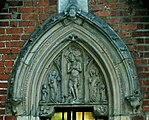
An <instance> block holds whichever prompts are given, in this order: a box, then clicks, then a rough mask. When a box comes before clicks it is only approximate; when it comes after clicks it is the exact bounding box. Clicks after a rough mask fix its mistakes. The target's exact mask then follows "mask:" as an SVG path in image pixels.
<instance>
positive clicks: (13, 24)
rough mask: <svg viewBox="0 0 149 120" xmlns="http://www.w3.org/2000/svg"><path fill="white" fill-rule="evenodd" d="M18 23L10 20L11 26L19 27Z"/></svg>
mask: <svg viewBox="0 0 149 120" xmlns="http://www.w3.org/2000/svg"><path fill="white" fill-rule="evenodd" d="M17 25H18V22H14V21H11V22H10V26H11V27H17Z"/></svg>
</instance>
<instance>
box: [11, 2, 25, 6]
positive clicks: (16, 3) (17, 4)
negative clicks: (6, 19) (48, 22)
mask: <svg viewBox="0 0 149 120" xmlns="http://www.w3.org/2000/svg"><path fill="white" fill-rule="evenodd" d="M8 5H9V6H22V5H23V1H8Z"/></svg>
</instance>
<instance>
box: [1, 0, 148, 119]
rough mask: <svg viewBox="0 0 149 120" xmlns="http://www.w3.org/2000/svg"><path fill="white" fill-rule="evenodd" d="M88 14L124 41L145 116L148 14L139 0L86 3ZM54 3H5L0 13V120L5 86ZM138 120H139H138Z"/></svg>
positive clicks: (20, 0) (53, 9) (48, 0)
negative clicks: (95, 17)
mask: <svg viewBox="0 0 149 120" xmlns="http://www.w3.org/2000/svg"><path fill="white" fill-rule="evenodd" d="M89 3H90V4H89V9H90V12H91V13H93V14H95V15H97V16H100V17H102V18H103V19H104V20H105V21H106V22H107V23H108V24H109V25H110V26H111V27H112V28H113V29H114V30H115V31H116V32H117V33H118V34H119V35H120V37H121V38H122V39H123V40H124V42H125V43H126V45H127V46H128V48H129V49H130V51H131V54H132V57H133V58H134V61H135V64H136V67H137V72H138V76H139V82H140V87H141V92H142V93H143V96H144V103H143V111H144V112H149V14H148V10H147V9H146V8H145V7H144V6H143V4H142V3H141V2H140V1H139V0H133V2H132V3H131V2H129V1H127V0H90V1H89ZM56 5H57V0H7V2H6V3H5V7H4V8H3V9H2V10H1V12H0V120H14V119H15V117H14V116H12V117H11V116H9V117H7V116H6V114H5V100H6V95H7V86H8V85H7V83H8V81H9V79H10V73H11V71H12V68H13V65H14V61H15V60H16V57H17V55H18V53H19V52H20V49H21V48H22V46H23V45H24V43H25V42H26V41H27V40H28V38H29V37H30V35H31V34H32V33H33V32H34V31H35V30H36V29H38V27H39V26H41V25H42V24H43V22H44V21H45V20H47V19H49V18H51V17H52V16H53V15H54V14H55V13H56V11H57V8H56V7H57V6H56ZM140 120H142V118H141V119H140Z"/></svg>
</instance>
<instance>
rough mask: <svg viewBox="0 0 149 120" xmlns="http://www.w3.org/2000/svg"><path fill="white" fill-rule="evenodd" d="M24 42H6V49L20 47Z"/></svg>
mask: <svg viewBox="0 0 149 120" xmlns="http://www.w3.org/2000/svg"><path fill="white" fill-rule="evenodd" d="M24 43H25V41H17V42H7V43H6V47H22V46H23V45H24Z"/></svg>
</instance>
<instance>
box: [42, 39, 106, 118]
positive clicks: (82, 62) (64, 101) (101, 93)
mask: <svg viewBox="0 0 149 120" xmlns="http://www.w3.org/2000/svg"><path fill="white" fill-rule="evenodd" d="M72 39H75V38H72ZM76 39H78V37H76ZM106 91H107V90H106V85H105V80H104V76H103V73H102V71H101V70H100V68H99V66H98V65H97V63H96V61H95V60H94V58H93V57H91V55H90V54H89V53H88V52H87V51H86V50H85V49H84V48H82V47H81V46H80V45H79V44H77V42H75V41H74V40H73V41H71V42H70V44H69V45H68V46H67V47H66V48H65V49H63V50H62V51H61V52H60V53H59V54H58V55H57V57H56V58H55V59H54V60H53V62H52V63H51V64H50V66H49V67H48V71H47V79H46V80H45V81H43V84H42V86H41V101H40V105H41V106H42V107H41V108H42V111H41V114H42V113H43V114H42V115H44V114H45V113H44V111H47V110H43V108H44V107H43V106H45V104H47V105H53V104H55V105H56V104H59V105H68V104H77V105H79V104H80V105H82V104H89V105H90V104H95V105H99V104H103V103H104V104H107V94H106ZM46 109H47V108H46Z"/></svg>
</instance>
